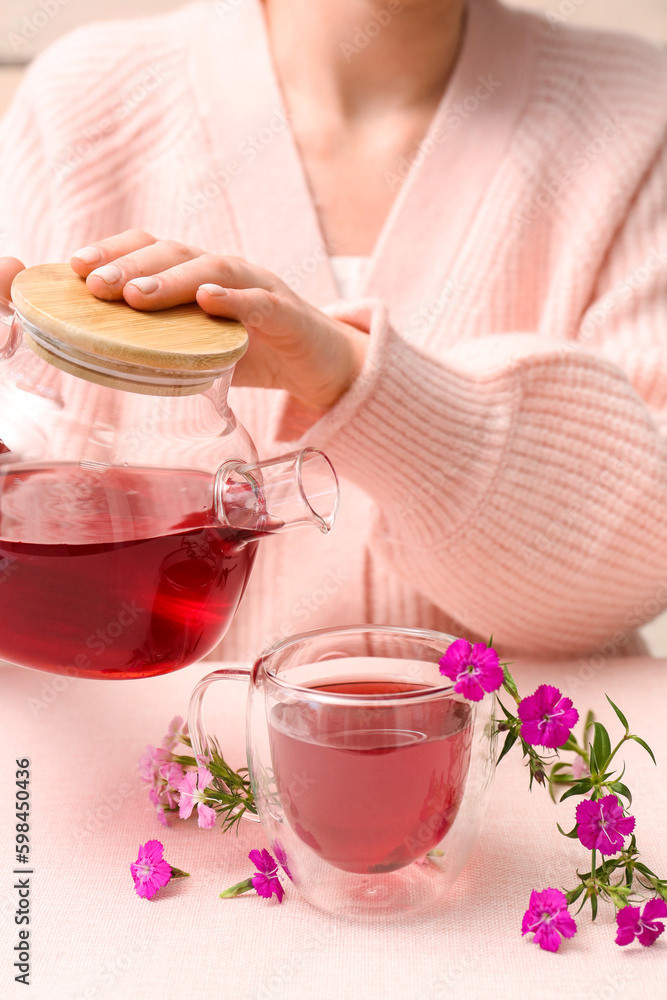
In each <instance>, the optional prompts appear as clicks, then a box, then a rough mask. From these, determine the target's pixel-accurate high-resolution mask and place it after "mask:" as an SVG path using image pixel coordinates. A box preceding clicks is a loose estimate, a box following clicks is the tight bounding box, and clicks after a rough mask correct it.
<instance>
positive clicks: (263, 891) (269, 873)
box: [248, 847, 285, 903]
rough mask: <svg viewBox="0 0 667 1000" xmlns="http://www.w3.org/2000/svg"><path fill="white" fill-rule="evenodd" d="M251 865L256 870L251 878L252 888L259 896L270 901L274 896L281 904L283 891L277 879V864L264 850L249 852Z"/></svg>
mask: <svg viewBox="0 0 667 1000" xmlns="http://www.w3.org/2000/svg"><path fill="white" fill-rule="evenodd" d="M248 857H249V858H250V860H251V861H252V863H253V865H254V866H255V868H256V869H257V871H256V872H255V874H254V875H253V876H252V878H251V880H250V881H251V882H252V887H253V889H254V890H255V892H256V893H257V894H258V895H259V896H264V898H265V899H271V896H276V897H277V899H278V902H279V903H282V901H283V896H284V895H285V890H284V889H283V887H282V885H281V884H280V879H279V878H278V862H277V861H275V860H274V859H273V858H272V857H271V855H270V854H269V852H268V851H267V850H266V848H264V847H263V848H262V850H261V851H251V852H250V854H249V855H248Z"/></svg>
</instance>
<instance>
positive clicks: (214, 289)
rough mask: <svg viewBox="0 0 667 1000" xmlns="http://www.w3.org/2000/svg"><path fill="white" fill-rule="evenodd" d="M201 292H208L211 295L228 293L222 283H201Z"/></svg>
mask: <svg viewBox="0 0 667 1000" xmlns="http://www.w3.org/2000/svg"><path fill="white" fill-rule="evenodd" d="M199 291H200V292H208V294H209V295H226V294H227V289H226V288H223V287H222V285H200V286H199Z"/></svg>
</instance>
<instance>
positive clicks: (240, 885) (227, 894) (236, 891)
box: [219, 878, 254, 899]
mask: <svg viewBox="0 0 667 1000" xmlns="http://www.w3.org/2000/svg"><path fill="white" fill-rule="evenodd" d="M252 888H254V886H253V884H252V879H251V878H246V879H244V880H243V882H237V883H236V885H232V886H230V887H229V889H225V891H224V892H221V893H220V897H219V898H220V899H231V898H232V897H233V896H241V895H242V894H243V893H244V892H250V890H251V889H252Z"/></svg>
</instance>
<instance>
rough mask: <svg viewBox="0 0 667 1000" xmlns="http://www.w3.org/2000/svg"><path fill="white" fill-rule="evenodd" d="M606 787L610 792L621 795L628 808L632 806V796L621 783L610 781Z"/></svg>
mask: <svg viewBox="0 0 667 1000" xmlns="http://www.w3.org/2000/svg"><path fill="white" fill-rule="evenodd" d="M607 787H608V788H610V789H611V790H612V792H615V793H616V794H617V795H622V796H623V798H624V799H627V800H628V805H629V806H631V805H632V795H631V793H630V789H629V788H628V786H627V785H624V784H623V782H622V781H611V782H610V783H609V785H608V786H607Z"/></svg>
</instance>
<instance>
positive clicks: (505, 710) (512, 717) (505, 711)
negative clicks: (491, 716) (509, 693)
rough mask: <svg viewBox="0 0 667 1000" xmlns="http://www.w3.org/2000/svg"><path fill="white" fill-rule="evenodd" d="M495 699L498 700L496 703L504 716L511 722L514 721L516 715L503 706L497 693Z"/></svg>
mask: <svg viewBox="0 0 667 1000" xmlns="http://www.w3.org/2000/svg"><path fill="white" fill-rule="evenodd" d="M496 701H497V702H498V704H499V705H500V707H501V708H502V710H503V712H504V713H505V718H506V719H509V720H510V721H511V722H514V721H515V720H516V716H515V715H512V713H511V712H508V710H507V709H506V708H505V706H504V705H503V703H502V701H501V700H500V698H498V696H497V695H496Z"/></svg>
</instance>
